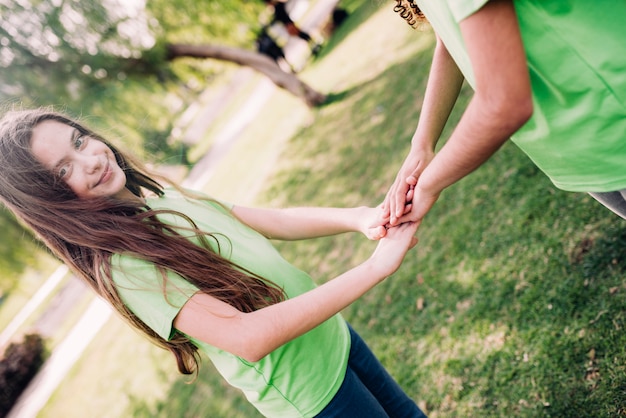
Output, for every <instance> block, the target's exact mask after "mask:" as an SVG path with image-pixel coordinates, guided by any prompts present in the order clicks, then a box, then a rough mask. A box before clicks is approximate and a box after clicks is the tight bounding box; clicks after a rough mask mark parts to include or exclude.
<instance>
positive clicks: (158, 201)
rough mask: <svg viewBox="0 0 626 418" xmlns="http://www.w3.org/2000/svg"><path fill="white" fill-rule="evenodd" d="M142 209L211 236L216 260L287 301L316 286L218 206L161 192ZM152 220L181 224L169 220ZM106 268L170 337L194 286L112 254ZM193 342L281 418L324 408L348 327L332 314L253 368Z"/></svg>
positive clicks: (338, 377)
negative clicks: (254, 277)
mask: <svg viewBox="0 0 626 418" xmlns="http://www.w3.org/2000/svg"><path fill="white" fill-rule="evenodd" d="M148 205H149V206H150V207H151V208H152V209H155V210H156V209H172V210H176V211H179V212H181V213H184V214H186V215H188V216H189V217H191V218H192V219H193V220H194V222H196V224H197V225H198V227H199V228H200V229H202V230H203V231H205V232H211V233H214V234H215V235H214V236H215V238H216V239H217V240H218V241H219V246H220V250H219V251H220V254H221V255H222V256H224V257H226V258H228V259H230V260H231V261H233V262H235V263H237V264H238V265H240V266H242V267H245V268H247V269H249V270H250V271H252V272H254V273H256V274H259V275H260V276H261V277H264V278H267V279H268V280H271V281H273V282H274V283H276V284H277V285H278V286H281V287H283V288H284V290H285V292H286V294H287V297H289V298H291V297H294V296H296V295H299V294H301V293H304V292H307V291H308V290H311V289H313V288H314V287H315V284H314V283H313V281H312V279H311V278H310V277H309V276H308V275H307V274H306V273H304V272H302V271H301V270H298V269H297V268H295V267H294V266H292V265H291V264H289V263H288V262H287V261H285V260H284V259H283V258H282V257H281V256H280V255H279V253H278V252H277V251H276V249H275V248H274V247H273V246H272V244H271V243H270V242H269V241H268V240H267V239H266V238H265V237H263V236H262V235H260V234H259V233H257V232H256V231H254V230H252V229H251V228H249V227H247V226H245V225H243V224H242V223H241V222H239V221H238V220H237V219H236V218H234V217H233V216H232V215H230V213H229V210H228V209H225V208H224V207H223V206H222V205H220V204H219V203H217V202H214V201H197V200H192V199H186V198H184V197H182V196H181V195H180V194H179V193H177V192H174V191H171V190H167V192H166V195H165V196H164V197H161V198H149V199H148ZM159 218H160V219H161V220H162V221H163V222H166V223H168V224H175V225H181V226H182V225H185V226H188V224H187V223H186V222H185V221H184V220H182V219H181V218H180V217H177V216H175V215H159ZM209 241H211V245H212V246H213V249H214V250H215V251H217V247H216V245H215V243H214V242H212V240H209ZM111 263H112V267H113V271H114V272H113V280H114V282H115V284H116V287H117V290H118V292H119V294H120V297H121V298H122V300H123V301H124V303H125V304H126V305H127V306H128V307H129V308H130V310H131V311H132V312H133V313H135V315H137V316H138V317H139V318H140V319H141V320H142V321H143V322H145V323H146V324H147V325H148V326H149V327H150V328H152V329H153V330H154V331H155V332H157V333H158V334H159V335H160V336H161V337H163V338H164V339H168V338H170V336H171V335H172V333H173V331H174V329H173V325H172V324H173V320H174V318H175V317H176V315H177V314H178V312H179V311H180V309H181V308H182V306H183V305H184V304H185V303H186V302H187V300H188V299H189V297H191V296H192V295H193V294H194V293H195V292H196V291H197V288H195V287H194V286H193V285H192V284H190V283H189V282H187V281H186V280H185V279H184V278H182V277H181V276H179V275H177V274H174V273H172V272H170V273H169V277H168V280H167V283H165V284H164V283H162V282H163V281H162V279H161V276H160V274H159V273H158V272H157V271H156V269H155V267H154V266H153V265H152V264H150V263H148V262H145V261H143V260H140V259H138V258H135V257H130V256H124V255H116V256H114V257H112V261H111ZM164 289H165V292H164V291H163V290H164ZM166 295H167V296H166ZM192 341H193V342H194V344H196V345H197V346H198V347H199V348H200V350H201V351H203V352H204V353H206V354H207V356H208V357H209V358H210V359H211V361H212V362H213V363H214V364H215V366H216V368H217V369H218V370H219V372H220V373H221V374H222V376H223V377H224V379H226V380H227V381H228V383H230V384H231V385H232V386H234V387H237V388H239V389H241V390H242V391H243V392H244V394H245V396H246V397H247V398H248V400H249V401H250V402H251V403H252V404H253V405H254V406H255V407H256V408H257V409H258V410H259V411H260V412H261V413H263V414H264V415H266V416H269V417H285V418H287V417H288V418H293V417H312V416H315V415H317V414H318V413H319V412H321V410H322V409H323V408H324V407H325V406H326V405H328V403H329V402H330V401H331V399H332V398H333V397H334V396H335V394H336V393H337V391H338V390H339V387H340V385H341V383H342V382H343V378H344V375H345V371H346V368H347V361H348V353H349V349H350V335H349V331H348V327H347V324H346V322H345V321H344V320H343V319H342V317H341V316H340V315H339V314H338V315H335V316H334V317H333V318H331V319H329V320H328V321H326V322H324V323H323V324H321V325H320V326H318V327H316V328H315V329H313V330H311V331H310V332H308V333H306V334H304V335H302V336H301V337H299V338H296V339H295V340H293V341H291V342H289V343H287V344H285V345H283V346H282V347H280V348H278V349H276V350H275V351H273V352H272V353H271V354H269V355H268V356H266V357H265V358H263V359H262V360H260V361H258V362H255V363H251V362H248V361H246V360H244V359H242V358H240V357H237V356H235V355H232V354H230V353H228V352H225V351H223V350H219V349H217V348H215V347H213V346H210V345H208V344H206V343H203V342H202V341H198V340H194V339H192Z"/></svg>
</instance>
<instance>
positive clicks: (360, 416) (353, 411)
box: [316, 327, 426, 418]
mask: <svg viewBox="0 0 626 418" xmlns="http://www.w3.org/2000/svg"><path fill="white" fill-rule="evenodd" d="M350 337H351V340H352V344H351V346H350V357H349V358H348V370H347V371H346V377H345V378H344V381H343V383H342V384H341V387H340V388H339V391H338V392H337V394H336V395H335V397H334V398H333V400H332V401H330V403H329V404H328V405H326V408H324V410H323V411H322V412H321V413H319V414H318V415H316V418H425V417H426V415H424V413H423V412H422V411H421V410H420V409H419V408H418V406H417V405H416V404H415V402H413V400H412V399H411V398H409V397H408V396H407V394H406V393H404V391H403V390H402V388H401V387H400V386H399V385H398V383H396V381H395V380H393V378H392V377H391V376H390V375H389V373H388V372H387V370H385V368H384V367H383V365H382V364H380V362H379V361H378V359H377V358H376V356H374V354H373V353H372V352H371V350H370V349H369V347H368V346H367V345H366V344H365V342H364V341H363V340H362V339H361V337H359V335H358V334H357V333H356V332H355V331H354V330H353V329H352V327H350Z"/></svg>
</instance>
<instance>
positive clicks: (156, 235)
mask: <svg viewBox="0 0 626 418" xmlns="http://www.w3.org/2000/svg"><path fill="white" fill-rule="evenodd" d="M46 120H54V121H57V122H60V123H63V124H66V125H69V126H71V127H73V128H75V129H77V130H78V131H79V132H81V133H82V134H84V135H87V136H90V137H92V138H95V139H97V140H99V141H102V142H104V143H105V144H106V145H107V146H109V147H110V148H111V150H112V151H113V154H114V155H115V159H116V160H117V163H118V164H119V166H120V167H121V168H122V170H124V172H125V173H126V179H127V181H126V187H127V188H128V189H129V190H130V191H131V192H132V193H133V194H135V195H136V196H138V197H143V196H144V193H145V192H152V193H154V194H156V195H158V196H162V195H163V193H164V192H163V187H162V185H161V184H160V183H159V182H157V180H155V178H159V179H160V180H163V179H162V178H161V177H158V176H155V175H153V174H150V173H148V171H147V170H146V169H145V168H144V167H143V166H142V165H141V164H139V163H138V162H137V161H134V160H133V159H131V157H130V156H129V155H127V154H124V153H122V152H121V151H120V150H119V149H118V148H117V147H115V146H114V145H112V144H111V143H110V142H108V141H107V140H105V139H104V138H102V137H101V136H99V135H98V134H96V133H95V132H93V131H91V130H89V129H88V128H86V127H85V126H83V125H81V124H79V123H78V122H76V121H74V120H72V119H70V118H69V117H67V116H65V115H62V114H59V113H56V112H53V111H49V110H46V109H36V110H22V111H12V112H8V113H7V114H6V115H5V116H4V118H3V120H2V121H1V122H0V167H1V169H0V200H1V201H2V202H3V203H4V204H5V205H6V206H7V207H8V208H9V209H10V210H11V211H12V212H13V213H14V214H15V215H16V217H17V218H18V219H20V220H21V221H22V222H23V223H24V224H26V225H27V226H28V227H30V228H31V229H32V230H33V231H34V232H35V233H36V234H37V236H38V237H39V238H40V239H41V240H42V241H43V242H44V243H45V244H46V245H47V247H48V248H49V249H50V250H51V251H52V252H53V253H54V254H55V255H56V256H57V257H59V258H60V259H61V261H63V262H64V263H66V264H67V265H68V267H70V268H71V269H72V271H73V272H74V273H75V274H77V275H78V276H79V277H80V278H81V279H83V280H84V281H86V282H87V283H88V284H89V285H90V286H91V288H93V289H94V290H95V291H96V292H97V293H98V294H99V295H100V296H102V297H103V298H104V299H106V300H107V301H108V302H109V303H111V305H113V307H114V308H115V309H116V310H117V311H118V312H119V313H120V314H121V315H122V316H123V317H124V318H125V319H126V320H127V321H128V322H130V323H131V324H132V325H133V326H135V327H136V328H138V329H139V330H140V331H142V332H143V333H145V334H146V335H147V336H148V337H149V338H150V339H151V340H152V341H153V342H154V343H155V344H157V345H158V346H161V347H163V348H165V349H168V350H170V351H171V352H172V353H173V354H174V356H175V358H176V362H177V365H178V369H179V371H180V372H181V373H183V374H191V373H193V372H194V371H197V369H198V364H199V357H198V353H197V347H196V346H195V345H193V344H192V343H191V341H190V340H189V339H188V338H187V337H185V336H184V335H183V334H182V333H178V332H177V333H176V334H175V335H174V336H173V338H171V339H170V340H169V341H166V340H164V339H163V338H161V337H160V336H159V335H158V334H156V333H155V332H154V331H153V330H152V329H150V328H149V327H148V326H147V325H146V324H144V323H143V322H142V321H141V320H140V319H139V318H138V317H136V316H135V315H134V314H133V313H132V312H131V311H130V310H129V309H128V308H127V307H126V306H125V305H124V303H123V302H122V301H121V299H120V297H119V295H118V293H117V291H116V289H115V286H114V284H113V282H112V273H111V266H110V257H111V256H112V255H113V254H128V255H131V256H134V257H138V258H141V259H144V260H147V261H149V262H151V263H153V264H154V265H155V267H156V268H157V269H158V271H159V272H160V273H161V275H162V276H163V279H164V280H166V277H167V276H166V274H167V273H166V272H167V271H168V270H169V271H173V272H175V273H177V274H179V275H181V276H182V277H184V278H185V279H187V280H188V281H189V282H191V283H193V284H194V285H196V286H197V287H198V288H199V289H200V291H202V292H205V293H207V294H210V295H212V296H214V297H216V298H218V299H219V300H222V301H224V302H226V303H229V304H230V305H232V306H234V307H235V308H237V309H239V310H241V311H243V312H251V311H254V310H256V309H259V308H261V307H264V306H267V305H271V304H273V303H277V302H279V301H281V300H283V299H284V298H285V295H284V292H283V291H282V289H280V288H278V287H277V286H275V285H274V284H273V283H272V282H270V281H268V280H264V279H263V278H261V277H259V276H257V275H255V274H253V273H251V272H250V271H248V270H246V269H244V268H242V267H240V266H237V265H235V264H233V263H231V262H230V261H228V260H227V259H225V258H224V257H222V256H220V254H218V253H216V252H214V251H212V250H211V249H210V246H209V240H211V239H213V236H212V235H211V234H209V233H206V232H203V231H201V230H200V229H199V228H198V227H197V226H196V224H195V223H194V222H193V220H191V219H190V218H189V217H187V216H186V215H184V214H182V213H179V212H175V211H164V210H160V211H157V210H152V209H151V208H149V207H147V206H146V205H145V204H141V203H139V202H129V201H122V200H119V199H114V198H99V199H79V198H78V197H77V196H76V195H75V194H74V193H73V192H72V190H71V189H70V188H69V187H68V186H67V185H66V184H65V183H64V182H62V181H58V180H57V179H56V178H55V176H54V175H53V174H52V173H51V172H50V171H49V170H48V169H46V168H45V167H44V166H43V165H42V164H40V163H39V162H38V161H37V160H36V159H35V158H34V156H33V154H32V152H31V148H30V141H31V137H32V131H33V128H34V127H35V126H37V125H38V124H39V123H41V122H43V121H46ZM174 186H175V185H174ZM162 213H174V214H176V215H177V216H180V217H181V218H183V219H184V220H185V221H186V222H187V223H188V226H185V227H173V226H171V225H168V224H164V223H163V222H161V221H160V220H159V219H158V218H157V215H158V214H162ZM120 231H124V232H125V233H123V234H122V233H120ZM183 231H184V232H185V233H186V235H189V232H190V231H191V232H192V233H193V235H194V236H195V237H196V238H197V239H198V241H199V243H200V244H199V245H198V244H194V243H193V242H192V241H190V240H189V239H188V238H185V237H184V236H183V235H182V234H181V232H183Z"/></svg>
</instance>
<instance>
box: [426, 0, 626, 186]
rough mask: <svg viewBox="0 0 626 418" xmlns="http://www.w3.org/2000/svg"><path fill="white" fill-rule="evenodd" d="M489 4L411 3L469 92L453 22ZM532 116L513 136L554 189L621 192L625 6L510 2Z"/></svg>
mask: <svg viewBox="0 0 626 418" xmlns="http://www.w3.org/2000/svg"><path fill="white" fill-rule="evenodd" d="M487 1H488V0H418V3H419V6H420V8H421V10H422V11H423V12H424V14H425V15H426V17H427V18H428V21H429V22H430V23H431V25H432V27H433V29H434V30H435V32H436V33H437V34H438V35H439V37H440V38H441V39H442V41H443V43H444V44H445V45H446V48H447V49H448V50H449V52H450V54H451V55H452V57H453V58H454V60H455V61H456V63H457V65H458V66H459V68H460V70H461V71H462V72H463V74H464V75H465V78H466V79H467V80H468V82H469V83H470V85H472V86H473V85H474V74H473V71H472V68H471V63H470V60H469V56H468V54H467V51H466V49H465V44H464V41H463V38H462V36H461V32H460V29H459V22H461V21H462V20H463V19H465V18H466V17H468V16H470V15H471V14H473V13H475V12H476V11H478V10H479V9H480V8H481V7H482V6H484V5H485V4H486V3H487ZM514 3H515V9H516V12H517V15H518V20H519V24H520V31H521V34H522V39H523V42H524V47H525V50H526V55H527V62H528V69H529V73H530V79H531V84H532V93H533V104H534V113H533V116H532V118H531V119H530V120H529V121H528V122H527V123H526V124H525V125H524V126H523V127H522V128H521V129H520V130H519V131H518V132H516V133H515V134H514V135H513V136H512V138H511V139H512V140H513V142H515V143H516V144H517V145H518V146H519V147H520V148H521V149H522V150H523V151H524V152H525V153H526V154H527V155H528V156H529V157H530V158H531V159H532V160H533V161H534V162H535V164H536V165H537V166H538V167H539V168H541V170H542V171H544V172H545V173H546V174H547V175H548V176H549V177H550V179H551V180H552V182H553V183H554V184H555V185H556V186H557V187H558V188H560V189H564V190H569V191H579V192H608V191H615V190H621V189H624V188H626V53H624V42H625V40H626V25H625V24H624V19H625V17H626V2H625V1H622V0H620V1H613V0H598V1H595V2H589V1H583V0H569V1H568V0H558V1H557V0H516V1H515V2H514Z"/></svg>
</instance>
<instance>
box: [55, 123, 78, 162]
mask: <svg viewBox="0 0 626 418" xmlns="http://www.w3.org/2000/svg"><path fill="white" fill-rule="evenodd" d="M78 135H80V131H79V130H78V129H76V128H72V132H71V135H70V138H69V142H70V149H74V142H75V141H76V137H77V136H78ZM66 161H67V158H66V157H63V158H61V159H60V160H59V161H57V162H56V164H54V167H52V170H53V171H54V172H57V171H58V170H59V168H61V166H63V164H65V162H66Z"/></svg>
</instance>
